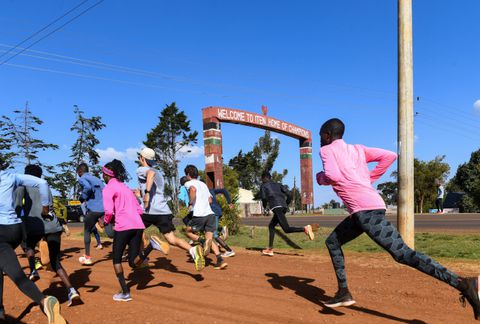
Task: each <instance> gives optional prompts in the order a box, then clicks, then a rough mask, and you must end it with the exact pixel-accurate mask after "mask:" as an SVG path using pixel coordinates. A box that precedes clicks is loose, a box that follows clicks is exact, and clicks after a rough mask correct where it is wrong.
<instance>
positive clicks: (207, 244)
mask: <svg viewBox="0 0 480 324" xmlns="http://www.w3.org/2000/svg"><path fill="white" fill-rule="evenodd" d="M211 248H212V239H206V240H205V243H204V244H203V255H208V254H209V253H210V249H211Z"/></svg>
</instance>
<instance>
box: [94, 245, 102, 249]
mask: <svg viewBox="0 0 480 324" xmlns="http://www.w3.org/2000/svg"><path fill="white" fill-rule="evenodd" d="M95 248H96V249H97V250H103V245H102V244H97V246H96V247H95Z"/></svg>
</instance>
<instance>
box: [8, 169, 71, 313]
mask: <svg viewBox="0 0 480 324" xmlns="http://www.w3.org/2000/svg"><path fill="white" fill-rule="evenodd" d="M42 173H43V170H42V168H41V167H40V166H38V165H33V164H29V165H27V166H26V167H25V174H28V175H31V176H34V177H37V178H41V177H42ZM49 196H50V197H49V209H50V214H49V217H44V216H42V209H43V208H42V203H41V201H40V191H39V190H38V188H35V187H28V186H20V187H18V188H17V190H15V200H16V206H17V213H18V214H19V212H20V210H18V209H22V210H23V212H24V219H25V225H26V226H25V228H26V234H27V240H26V241H27V249H26V250H27V251H26V254H27V258H28V264H29V267H30V280H38V279H40V275H39V274H38V271H37V269H35V247H36V246H37V244H38V243H39V242H40V240H42V239H44V240H45V241H46V242H47V246H48V257H49V260H50V266H51V268H52V270H53V271H55V272H56V273H57V275H58V277H60V279H61V280H62V282H63V284H64V285H65V288H66V289H67V294H68V306H71V305H72V304H73V303H74V302H75V301H78V300H80V295H79V294H78V292H77V291H76V290H75V288H73V286H72V284H71V283H70V279H69V278H68V274H67V272H66V271H65V269H64V268H63V266H62V264H61V263H60V253H61V252H60V245H61V237H62V232H63V227H62V225H61V223H60V221H59V219H58V218H57V217H56V215H55V213H52V211H53V199H52V194H51V192H50V190H49Z"/></svg>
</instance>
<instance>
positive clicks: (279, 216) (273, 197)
mask: <svg viewBox="0 0 480 324" xmlns="http://www.w3.org/2000/svg"><path fill="white" fill-rule="evenodd" d="M260 197H261V198H262V204H263V209H264V210H267V206H268V207H270V210H271V211H272V212H273V217H272V220H271V221H270V224H268V247H267V248H266V249H265V250H263V251H262V254H263V255H267V256H273V240H274V238H275V227H276V226H277V225H278V224H280V227H281V228H282V230H283V231H284V232H285V233H287V234H288V233H300V232H304V233H305V234H306V235H307V237H308V238H309V239H310V240H313V239H315V235H314V234H313V229H312V226H311V225H306V226H304V227H294V226H290V224H288V220H287V217H286V216H285V214H286V212H287V211H288V204H289V203H290V202H291V200H292V194H291V193H290V191H289V190H288V189H287V188H286V187H285V186H284V185H282V184H281V183H277V182H273V181H272V176H271V175H270V172H268V171H265V172H263V174H262V185H261V186H260Z"/></svg>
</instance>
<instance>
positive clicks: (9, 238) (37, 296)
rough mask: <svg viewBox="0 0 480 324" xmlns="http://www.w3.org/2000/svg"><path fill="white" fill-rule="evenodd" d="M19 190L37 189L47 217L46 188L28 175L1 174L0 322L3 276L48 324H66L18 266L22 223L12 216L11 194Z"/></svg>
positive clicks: (53, 303) (55, 302) (1, 317)
mask: <svg viewBox="0 0 480 324" xmlns="http://www.w3.org/2000/svg"><path fill="white" fill-rule="evenodd" d="M19 186H29V187H35V188H38V190H39V191H40V201H41V203H42V206H43V208H42V215H48V211H49V206H48V205H49V199H48V198H49V197H48V185H47V182H46V181H45V180H43V179H39V178H35V177H32V176H29V175H23V174H15V173H12V172H9V171H0V201H1V202H2V203H1V204H0V320H5V310H4V307H3V275H4V274H6V275H7V276H8V277H10V279H11V280H12V281H13V283H14V284H15V285H16V286H17V287H18V288H19V289H20V290H21V291H22V292H23V293H24V294H25V295H26V296H28V297H29V298H30V299H31V300H33V301H34V302H35V303H37V304H38V305H41V306H42V309H43V311H44V312H45V314H46V315H47V318H48V323H49V324H61V323H66V321H65V319H64V318H63V317H62V315H60V303H59V302H58V300H57V299H56V298H55V297H53V296H45V295H43V294H42V293H41V292H40V290H39V289H38V288H37V286H35V284H34V283H33V282H32V281H30V280H28V278H27V276H26V275H25V273H24V272H23V270H22V268H21V266H20V263H19V262H18V259H17V255H16V254H15V251H14V250H15V249H16V248H17V247H18V246H19V245H20V242H21V241H22V238H23V230H22V224H21V222H22V221H21V219H20V218H19V217H18V216H17V214H16V212H15V206H14V203H15V202H14V201H13V192H14V191H15V189H16V188H17V187H19Z"/></svg>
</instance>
